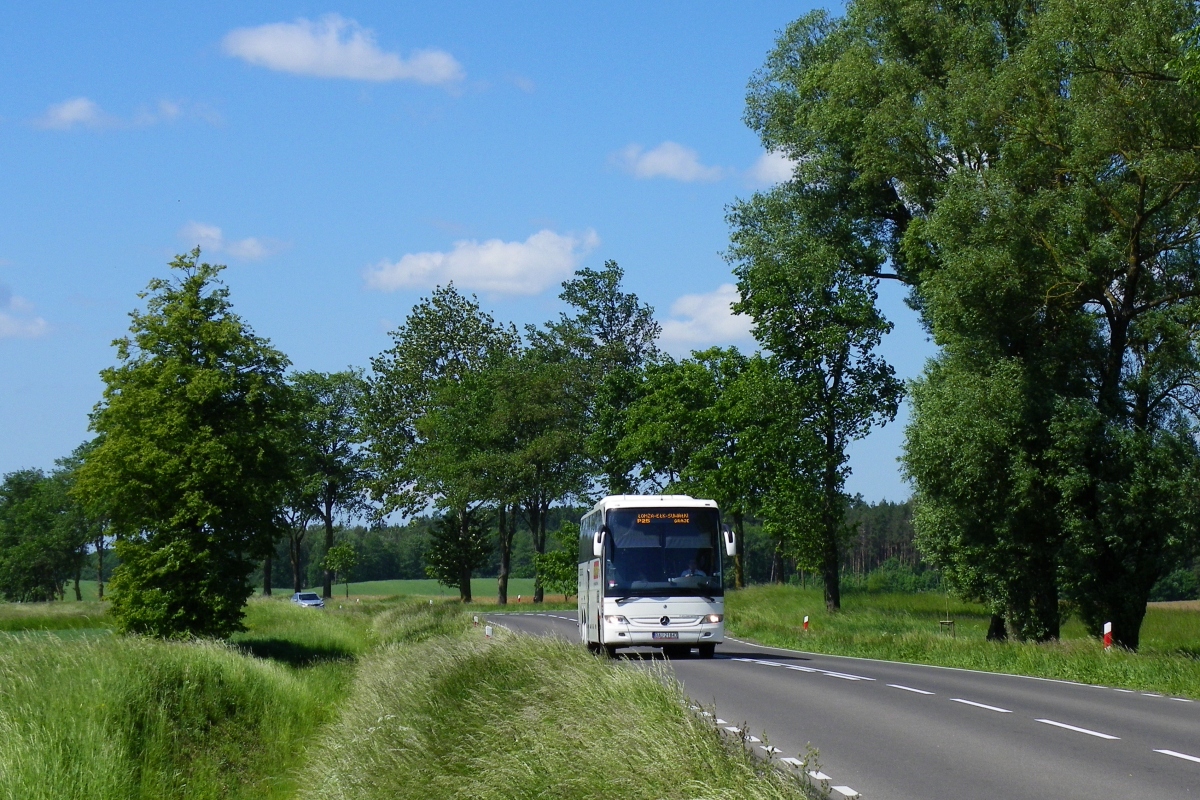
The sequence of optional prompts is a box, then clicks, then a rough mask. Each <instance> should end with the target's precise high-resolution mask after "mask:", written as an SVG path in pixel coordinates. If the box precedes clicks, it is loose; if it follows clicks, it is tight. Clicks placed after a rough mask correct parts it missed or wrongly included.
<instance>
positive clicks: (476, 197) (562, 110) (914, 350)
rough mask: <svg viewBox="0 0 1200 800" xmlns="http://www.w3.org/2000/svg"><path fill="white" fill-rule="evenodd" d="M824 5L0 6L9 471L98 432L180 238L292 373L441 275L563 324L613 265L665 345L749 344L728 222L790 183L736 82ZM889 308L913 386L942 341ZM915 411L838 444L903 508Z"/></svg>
mask: <svg viewBox="0 0 1200 800" xmlns="http://www.w3.org/2000/svg"><path fill="white" fill-rule="evenodd" d="M812 7H813V6H811V5H806V4H803V3H801V4H796V3H772V2H759V3H753V4H740V3H739V4H732V3H731V4H727V5H724V6H718V5H716V4H696V3H658V4H653V5H651V4H644V3H625V4H612V3H609V4H603V5H602V6H601V5H600V4H595V5H592V6H586V5H584V4H563V3H553V4H552V3H545V4H534V3H526V4H504V5H503V6H501V5H500V4H483V3H476V4H464V3H448V2H440V3H436V4H435V3H430V4H427V5H425V6H419V5H418V4H407V5H405V6H404V7H403V8H401V7H399V4H395V3H368V2H360V3H339V4H337V5H326V4H322V5H310V4H307V3H257V4H232V3H230V4H225V5H223V6H213V5H209V6H207V7H204V8H201V7H200V6H199V5H198V4H196V5H192V4H169V5H167V6H164V5H163V4H161V3H155V4H151V3H140V4H139V3H105V4H92V3H78V4H64V3H8V4H4V5H3V6H2V7H0V29H3V30H4V31H6V34H7V35H6V36H5V44H4V47H3V48H2V49H0V179H2V184H0V185H2V186H3V191H2V192H0V374H2V375H3V384H2V385H3V391H2V392H0V473H3V472H8V471H11V470H14V469H18V468H21V467H28V466H36V467H43V468H46V467H50V466H52V464H53V461H54V459H55V458H58V457H60V456H62V455H65V454H66V453H68V452H69V451H70V450H71V449H72V448H73V447H75V446H76V445H77V444H79V443H80V442H81V441H83V440H84V439H85V438H86V437H87V435H88V434H87V413H88V411H89V410H90V409H91V407H92V406H93V404H94V403H95V402H96V401H97V400H98V399H99V397H100V392H101V383H100V379H99V375H98V373H99V371H100V369H102V368H103V367H105V366H107V365H110V364H112V363H113V361H114V354H113V350H112V347H111V344H110V343H111V341H112V339H114V338H116V337H118V336H120V335H122V334H123V333H124V331H125V329H126V327H127V324H128V317H127V314H128V312H129V311H130V310H131V309H133V308H135V307H136V306H137V304H138V300H137V298H136V294H137V292H138V291H140V290H141V289H143V288H144V287H145V285H146V283H147V281H149V280H150V278H152V277H154V276H159V275H163V274H165V273H166V271H167V270H166V266H165V265H166V263H167V262H168V261H169V260H170V259H171V257H172V255H173V254H175V253H177V252H180V251H183V250H185V249H188V248H190V247H192V246H194V245H196V244H200V245H202V247H203V248H204V251H205V252H204V257H205V260H211V261H218V262H221V263H225V264H228V265H229V269H228V270H227V271H226V272H225V273H224V275H225V279H226V281H227V283H228V284H229V286H230V288H231V290H232V296H233V301H234V304H235V307H236V309H237V311H238V312H239V313H240V314H241V315H242V316H243V317H244V318H245V319H246V320H247V321H248V322H250V324H251V325H252V326H253V327H254V328H255V330H256V332H257V333H259V334H260V335H263V336H266V337H268V338H270V339H271V340H272V342H273V343H274V344H275V345H276V346H277V347H279V348H280V349H281V350H283V351H284V352H285V353H286V354H287V355H288V356H289V357H290V358H291V359H292V361H293V363H294V365H295V366H296V367H297V368H301V369H321V370H333V369H340V368H343V367H345V366H346V365H351V364H353V365H363V366H365V365H367V363H368V360H369V359H370V357H371V356H372V355H374V354H376V353H378V352H380V351H381V350H383V349H385V348H386V347H387V346H388V343H389V340H388V337H387V331H388V330H389V329H391V328H392V327H394V326H395V325H396V324H397V323H399V322H400V321H402V320H403V319H404V317H405V315H406V314H407V312H408V310H409V309H410V308H411V307H412V305H413V303H414V302H416V300H417V299H418V298H419V297H421V296H423V295H425V294H427V293H428V291H429V289H430V288H431V287H432V286H433V285H434V284H436V283H439V282H445V281H446V280H449V279H454V280H455V282H456V284H457V285H458V286H460V287H462V288H465V289H469V290H471V291H474V292H475V293H477V294H478V295H479V298H480V301H481V302H482V304H483V305H484V307H485V308H488V309H490V310H491V311H492V312H493V313H494V314H495V315H496V317H497V318H499V319H502V320H511V321H514V322H516V323H517V324H519V325H522V324H524V323H527V322H532V323H537V322H541V321H544V320H547V319H550V318H553V317H556V316H557V314H558V312H559V311H560V310H561V304H560V302H559V301H558V299H557V294H558V289H559V284H560V282H561V281H562V280H563V279H564V278H566V277H568V276H569V274H570V273H571V272H572V271H573V270H574V269H575V268H577V267H579V266H593V267H597V266H599V265H601V264H602V263H603V262H604V260H606V259H615V260H616V261H618V262H619V263H620V264H621V266H622V267H624V269H625V270H626V281H627V286H628V288H630V289H632V290H633V291H635V292H637V294H638V295H639V296H640V297H642V298H643V299H644V300H645V301H647V302H649V303H650V304H651V305H653V306H654V308H655V309H656V311H657V314H658V317H659V319H660V320H661V321H662V323H663V325H664V329H665V334H664V342H663V345H664V346H665V347H666V349H667V350H668V351H670V352H672V353H675V354H677V355H682V354H686V353H687V352H688V351H689V350H690V349H692V348H694V347H704V346H708V345H711V344H737V345H739V346H742V347H751V346H752V345H753V342H752V340H751V339H750V338H749V337H748V335H747V333H746V331H747V324H746V323H745V321H744V320H739V319H737V318H733V317H732V316H731V315H730V314H729V313H728V310H727V304H728V301H729V299H730V292H731V289H730V287H729V284H730V283H731V282H732V276H731V274H730V270H729V265H728V264H727V263H726V262H725V261H724V260H723V258H722V257H721V253H722V252H723V251H724V249H725V248H726V246H727V243H728V228H727V226H726V224H725V219H724V216H725V208H726V206H727V205H728V204H729V203H730V202H732V201H733V200H735V199H736V198H738V197H745V196H748V195H749V194H750V193H751V192H753V191H754V190H755V189H756V188H762V187H764V186H768V185H770V183H771V182H772V181H773V180H777V179H778V178H779V176H780V174H781V173H780V169H781V167H783V168H786V164H783V163H782V162H781V161H780V160H779V159H777V158H772V157H771V156H770V155H769V154H766V153H764V151H763V149H762V147H761V145H760V144H759V142H758V140H757V138H756V137H755V136H754V134H753V133H752V132H751V131H750V130H748V129H747V128H746V127H745V126H744V124H743V123H742V121H741V116H742V110H743V104H744V97H745V88H746V83H747V80H748V79H749V77H750V75H751V73H752V72H753V71H754V70H755V69H756V68H757V67H759V66H760V65H761V64H762V62H763V60H764V57H765V55H766V53H767V51H768V50H769V49H770V47H771V45H772V42H773V41H774V37H775V34H776V32H777V31H778V30H780V29H781V28H783V27H784V26H785V25H786V24H787V23H788V22H789V21H791V20H792V19H794V18H795V17H797V16H799V15H800V14H802V13H804V12H805V11H807V10H808V9H809V8H812ZM166 8H169V9H170V12H169V13H166V14H164V11H163V10H164V9H166ZM882 292H883V294H882V302H883V305H884V308H885V310H886V312H887V313H888V315H889V317H890V318H891V319H892V320H893V321H894V322H895V323H896V331H895V332H894V333H893V334H892V335H891V336H890V337H889V338H888V340H887V342H886V343H885V355H886V356H887V357H888V358H889V359H890V360H891V361H892V363H893V364H894V366H895V367H896V369H897V372H898V373H899V374H900V375H901V376H903V377H912V376H915V375H916V374H917V373H918V372H919V371H920V369H921V366H922V364H923V363H924V360H925V359H926V358H927V357H928V356H929V355H931V354H932V352H933V348H932V345H930V344H929V343H928V342H927V341H926V339H925V336H924V334H923V333H922V331H921V330H920V328H919V326H918V324H917V322H916V319H915V316H914V315H913V313H912V312H911V311H909V310H908V309H907V308H905V307H904V305H903V303H902V293H901V292H900V291H898V290H897V289H896V288H895V287H888V286H885V287H882ZM902 422H903V421H902V420H898V422H897V423H894V424H892V425H889V426H888V427H887V428H885V429H883V430H880V431H877V432H876V433H873V434H872V435H871V437H869V438H868V439H867V440H866V441H864V442H861V443H859V444H857V445H856V446H855V448H854V450H853V456H852V466H853V468H854V475H853V476H852V478H851V479H850V482H849V486H848V488H849V489H850V490H851V491H852V492H861V493H862V494H863V495H864V496H865V497H867V498H868V499H872V500H877V499H880V498H884V497H886V498H889V499H898V498H901V497H904V496H907V495H908V489H907V487H906V486H905V485H904V484H903V482H902V481H901V480H900V477H899V474H898V470H897V466H896V461H895V459H896V457H897V455H898V454H899V449H900V443H901V441H902V435H903V431H902Z"/></svg>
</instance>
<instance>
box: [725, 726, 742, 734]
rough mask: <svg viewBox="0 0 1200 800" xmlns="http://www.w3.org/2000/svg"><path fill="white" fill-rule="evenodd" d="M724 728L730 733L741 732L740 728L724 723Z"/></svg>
mask: <svg viewBox="0 0 1200 800" xmlns="http://www.w3.org/2000/svg"><path fill="white" fill-rule="evenodd" d="M725 730H727V731H729V732H730V733H741V732H742V729H741V728H739V727H737V726H735V725H726V726H725Z"/></svg>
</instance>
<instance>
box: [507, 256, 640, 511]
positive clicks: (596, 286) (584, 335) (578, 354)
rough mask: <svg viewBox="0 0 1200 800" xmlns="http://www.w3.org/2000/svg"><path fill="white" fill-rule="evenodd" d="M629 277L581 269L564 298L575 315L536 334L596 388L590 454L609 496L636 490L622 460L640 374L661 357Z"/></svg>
mask: <svg viewBox="0 0 1200 800" xmlns="http://www.w3.org/2000/svg"><path fill="white" fill-rule="evenodd" d="M624 275H625V273H624V270H622V269H621V267H620V266H618V265H617V262H615V261H606V262H604V268H603V269H600V270H593V269H590V268H586V267H585V268H583V269H580V270H579V271H577V272H576V273H575V277H573V278H572V279H571V280H569V281H565V282H564V283H563V291H562V293H561V294H560V295H559V298H560V299H562V300H564V301H565V302H566V303H568V304H569V305H570V306H571V307H572V309H573V311H574V313H573V314H566V313H564V314H562V315H561V317H560V318H559V320H558V321H556V322H552V323H550V324H548V325H547V326H546V328H545V329H544V330H540V331H539V330H530V338H531V340H532V341H533V344H534V345H535V347H537V348H539V349H540V350H542V351H543V352H546V353H557V354H558V356H557V358H558V359H559V360H564V361H565V360H570V361H571V362H573V363H574V367H573V368H574V369H575V370H576V371H577V373H578V374H579V375H582V376H584V377H585V379H586V380H587V381H588V383H589V384H590V385H591V397H592V400H591V402H590V403H589V404H588V407H587V417H586V420H587V431H588V437H587V453H588V456H589V458H590V460H591V462H592V468H593V470H594V471H595V473H596V474H597V476H598V477H599V478H600V481H601V483H602V484H603V488H604V490H605V491H606V492H608V493H609V494H621V493H624V492H629V491H632V490H633V488H634V486H633V480H632V475H631V473H632V471H633V469H634V465H633V464H631V463H629V462H628V461H627V460H625V459H623V458H621V456H620V455H619V444H620V441H621V437H622V436H623V435H624V425H625V414H626V411H627V409H628V406H629V403H630V401H631V399H632V396H633V392H634V391H635V390H636V388H637V386H638V384H639V371H640V370H641V369H642V367H643V366H644V365H645V364H647V363H648V362H651V361H653V360H654V359H656V358H657V357H658V354H659V353H658V347H657V345H656V344H655V342H656V341H657V340H658V336H659V334H660V333H661V332H662V328H661V326H660V325H659V324H658V322H656V321H655V319H654V309H653V308H651V307H650V306H648V305H646V304H645V303H642V302H641V301H640V300H639V299H638V297H637V295H636V294H633V293H632V292H625V291H623V290H622V287H621V281H622V279H623V278H624Z"/></svg>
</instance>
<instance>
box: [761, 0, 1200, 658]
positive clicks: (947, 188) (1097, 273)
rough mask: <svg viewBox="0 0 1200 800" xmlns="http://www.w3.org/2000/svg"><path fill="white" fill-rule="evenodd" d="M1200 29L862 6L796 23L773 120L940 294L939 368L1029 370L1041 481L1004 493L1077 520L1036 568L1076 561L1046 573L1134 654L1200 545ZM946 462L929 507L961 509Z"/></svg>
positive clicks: (779, 142)
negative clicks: (1199, 455) (1199, 360)
mask: <svg viewBox="0 0 1200 800" xmlns="http://www.w3.org/2000/svg"><path fill="white" fill-rule="evenodd" d="M1196 27H1197V9H1196V7H1195V6H1194V4H1192V3H1189V2H1184V1H1183V0H1152V2H1148V3H1138V4H1127V3H1121V2H1116V1H1115V0H1102V1H1101V2H1081V0H1053V1H1052V2H1045V3H1036V4H1029V3H1020V2H1006V3H999V4H995V3H973V2H972V3H964V4H959V5H955V6H946V5H945V4H938V3H933V2H930V1H929V0H902V1H901V2H894V1H893V0H862V1H860V2H855V3H852V4H851V5H850V6H848V8H847V12H846V15H845V17H844V18H842V19H840V20H833V19H830V18H829V17H827V16H824V15H812V16H809V17H806V18H804V19H802V20H801V21H799V22H797V23H796V24H794V25H793V26H791V27H790V28H789V30H788V31H787V32H786V33H785V34H784V36H783V37H781V40H780V43H779V46H778V48H777V50H776V51H775V52H774V53H773V54H772V55H771V57H770V58H769V60H768V62H767V65H766V67H765V68H764V70H763V71H762V72H761V73H760V74H759V76H758V77H757V78H756V80H755V83H754V84H753V85H752V90H751V102H750V110H749V114H748V116H749V119H750V121H751V123H752V124H753V125H754V126H755V127H756V128H757V129H758V130H759V131H760V132H761V133H762V134H763V138H764V142H765V143H766V144H767V145H768V146H769V147H771V148H773V149H779V150H783V151H784V152H786V153H787V154H788V155H789V156H791V157H792V158H793V160H794V161H795V163H796V171H795V178H794V180H793V181H791V182H790V183H789V184H788V191H790V192H791V194H792V195H793V197H795V198H797V201H796V202H797V206H796V207H797V208H798V209H799V210H800V211H799V213H800V214H801V215H802V216H803V217H804V218H805V219H807V220H810V221H819V222H821V224H823V225H824V230H825V231H826V232H832V233H834V234H836V236H837V237H838V238H839V239H840V240H843V241H853V242H854V243H856V244H859V245H862V246H864V247H867V248H869V249H871V250H872V251H873V253H874V254H875V256H876V257H875V259H874V260H875V263H876V264H877V265H878V266H877V267H875V268H874V270H875V272H876V273H877V274H892V275H896V276H898V277H900V278H902V279H904V280H906V281H908V282H910V284H912V285H913V286H914V287H915V288H916V292H915V295H914V301H915V303H916V305H918V307H920V308H921V309H922V310H923V313H924V315H925V320H926V322H927V324H928V325H929V327H930V329H931V330H932V332H933V334H934V336H935V338H936V340H937V341H938V343H939V344H940V345H942V346H943V347H944V348H946V350H947V356H948V358H950V359H951V361H950V362H948V364H947V366H948V367H949V369H946V368H941V369H939V371H938V372H937V373H933V372H931V373H930V374H929V376H927V377H928V378H929V379H930V381H933V380H939V381H940V380H947V381H949V380H951V379H952V378H953V376H955V375H970V374H975V375H986V374H988V373H989V372H991V371H993V370H992V366H990V365H997V366H1001V365H1003V364H1005V363H1008V364H1016V365H1017V366H1018V367H1019V369H1018V370H1017V371H1016V373H1013V372H1012V371H1011V370H1010V371H1009V374H1020V375H1022V376H1025V377H1024V378H1023V379H1021V383H1020V385H1019V388H1022V389H1028V390H1029V392H1030V393H1029V394H1028V395H1027V396H1022V397H1021V398H1020V402H1019V403H1018V404H1017V405H1016V406H1012V405H1011V404H1010V407H1012V408H1020V409H1023V411H1022V412H1021V413H1022V414H1023V415H1024V418H1025V421H1024V422H1023V423H1022V424H1021V425H1019V426H1013V425H1008V426H1006V429H1007V430H1009V431H1011V432H1012V438H1011V439H1010V440H1009V442H1007V443H1006V444H1004V449H1005V450H1006V451H1008V452H1016V451H1018V450H1021V451H1023V453H1022V454H1021V455H1020V456H1019V457H1017V458H1016V459H1015V461H1016V462H1019V463H1021V464H1024V465H1025V467H1026V468H1027V469H1028V470H1033V471H1034V472H1027V473H1026V474H1027V475H1029V476H1030V478H1031V479H1029V480H1023V481H1021V482H1016V483H1012V482H1009V483H1003V484H1000V485H998V486H997V487H996V493H995V494H994V495H992V496H991V497H989V498H988V499H987V503H988V504H989V505H991V506H993V507H998V506H1000V505H1001V504H1002V503H1003V502H1004V501H1003V497H1004V496H1005V495H1009V497H1010V500H1013V499H1015V500H1017V501H1018V503H1019V505H1021V506H1025V507H1028V508H1033V507H1034V506H1040V508H1039V509H1038V510H1037V511H1036V513H1034V514H1033V516H1034V517H1036V518H1038V519H1044V518H1045V517H1046V515H1047V511H1046V508H1051V509H1052V511H1053V513H1054V514H1056V515H1057V522H1056V524H1053V525H1046V526H1043V528H1042V530H1043V532H1044V535H1042V536H1040V537H1039V538H1040V539H1041V541H1040V542H1039V543H1038V544H1037V546H1036V547H1033V548H1032V549H1029V548H1026V552H1027V554H1028V555H1027V558H1028V561H1027V563H1028V564H1029V565H1030V566H1035V563H1034V562H1040V561H1044V560H1046V559H1047V558H1048V557H1049V558H1051V559H1052V558H1053V555H1052V554H1053V553H1058V558H1060V559H1061V560H1060V562H1059V564H1058V565H1057V566H1058V569H1057V570H1052V569H1043V570H1042V572H1041V574H1043V575H1051V574H1056V573H1057V574H1060V575H1061V576H1062V589H1063V590H1064V591H1065V593H1066V594H1067V596H1068V598H1070V599H1072V600H1073V601H1074V602H1075V603H1076V604H1077V605H1078V607H1079V608H1080V610H1081V614H1082V616H1083V618H1084V620H1085V622H1086V623H1087V624H1088V626H1089V628H1090V629H1091V630H1093V631H1095V632H1098V631H1099V626H1100V625H1101V624H1102V622H1103V621H1109V620H1111V621H1112V622H1113V625H1114V636H1115V638H1116V640H1117V641H1118V642H1120V643H1122V644H1124V645H1127V646H1130V647H1136V645H1137V643H1138V630H1139V628H1140V624H1141V620H1142V615H1143V614H1144V607H1145V597H1146V595H1147V593H1148V592H1149V588H1150V586H1152V585H1153V582H1154V579H1155V578H1156V576H1157V575H1158V574H1160V573H1161V571H1162V570H1163V569H1165V568H1166V567H1165V565H1166V564H1168V563H1169V562H1171V561H1173V560H1175V559H1176V558H1178V557H1179V555H1180V554H1181V553H1185V552H1187V551H1189V550H1191V549H1194V547H1195V538H1196V537H1195V533H1194V531H1195V530H1196V525H1195V524H1194V513H1195V510H1194V508H1193V507H1192V504H1191V503H1188V502H1176V503H1164V502H1163V498H1165V497H1167V496H1169V495H1174V496H1176V497H1180V496H1182V497H1185V498H1190V497H1193V496H1195V492H1194V491H1192V490H1191V488H1190V487H1191V486H1192V485H1193V482H1194V481H1195V475H1196V465H1195V457H1194V455H1193V454H1192V450H1193V439H1194V429H1195V425H1196V419H1195V413H1194V410H1193V409H1194V408H1195V402H1194V397H1193V389H1192V386H1193V385H1194V382H1195V375H1196V353H1195V348H1194V346H1193V345H1192V342H1194V341H1195V324H1196V320H1197V316H1196V311H1195V308H1196V302H1197V296H1196V295H1197V289H1196V286H1197V285H1198V284H1197V277H1198V275H1197V271H1198V268H1200V265H1198V262H1197V236H1198V235H1200V225H1198V222H1197V215H1198V213H1200V212H1198V211H1197V209H1198V208H1200V203H1198V200H1200V195H1198V194H1197V193H1198V192H1200V180H1197V177H1198V176H1200V156H1198V155H1197V148H1196V142H1197V140H1198V137H1200V130H1198V125H1200V115H1198V114H1197V113H1196V112H1197V109H1198V107H1200V106H1198V103H1200V89H1198V87H1197V86H1196V85H1195V83H1194V82H1192V81H1189V80H1180V77H1181V75H1183V76H1184V77H1187V75H1188V73H1187V69H1186V65H1187V64H1188V63H1189V62H1194V60H1195V59H1194V58H1193V57H1192V56H1193V52H1192V50H1193V45H1194V42H1195V38H1194V36H1191V35H1190V33H1191V32H1192V31H1194V30H1195V29H1196ZM1181 64H1182V65H1184V68H1183V69H1182V72H1181V71H1180V68H1179V65H1181ZM988 265H999V266H1000V268H993V269H987V268H986V267H987V266H988ZM980 267H985V268H984V269H980ZM885 269H886V270H887V272H886V273H885V272H884V270H885ZM998 318H999V319H998ZM1005 318H1006V319H1005ZM997 322H999V324H996V323H997ZM964 370H965V372H964ZM966 383H969V378H964V383H963V385H965V384H966ZM951 385H952V384H950V383H948V384H947V389H946V391H948V392H952V391H953V390H952V389H950V388H949V386H951ZM931 386H932V383H931ZM1046 392H1048V393H1049V395H1050V397H1049V398H1048V399H1047V398H1046V397H1045V396H1044V393H1046ZM928 407H929V408H934V407H938V408H942V409H948V408H949V406H947V404H946V403H937V404H932V405H930V406H928ZM1047 409H1049V411H1047ZM954 418H957V419H962V415H951V416H945V417H944V420H945V421H946V422H950V421H951V419H954ZM915 422H916V423H920V420H917V421H915ZM930 423H931V425H933V426H935V427H936V426H937V425H938V423H937V422H936V421H933V420H930ZM964 457H965V458H967V459H972V458H975V455H974V454H970V455H966V454H964ZM915 466H916V465H915V464H914V467H915ZM964 466H967V465H965V464H964ZM951 468H952V467H951ZM921 472H923V470H922V469H914V472H913V475H914V478H915V479H916V481H917V485H916V488H917V501H918V506H920V505H921V504H922V503H925V502H927V501H932V502H937V503H941V504H942V507H943V508H946V509H949V508H950V507H951V505H950V504H952V503H955V502H958V501H955V500H953V497H954V496H955V495H953V494H950V495H944V496H942V497H941V498H935V497H933V496H927V494H926V491H925V489H926V483H925V479H924V478H923V477H921V476H920V475H919V474H918V473H921ZM1035 472H1036V475H1035V474H1034V473H1035ZM929 485H930V486H933V485H934V484H929ZM1014 492H1016V495H1014V494H1013V493H1014ZM959 496H960V497H963V498H964V499H965V498H966V495H959ZM976 499H979V498H978V495H976ZM1118 499H1119V500H1120V502H1117V500H1118ZM1010 505H1011V503H1010ZM962 510H963V511H967V512H968V513H969V510H968V509H965V508H963V509H962ZM918 519H919V522H918V524H919V525H922V526H923V527H926V528H929V525H930V524H931V523H930V520H932V519H947V517H946V516H945V515H944V514H940V513H939V514H936V515H922V514H921V513H920V512H919V513H918ZM921 519H923V520H924V521H923V522H921V521H920V520H921ZM1011 522H1012V519H1011V518H1004V519H1001V520H998V521H997V524H996V525H995V526H993V528H992V530H990V531H986V530H980V531H978V533H979V534H980V535H979V536H977V537H974V538H976V539H977V540H979V541H985V540H987V539H989V538H991V539H995V540H997V541H999V540H1000V539H1006V537H1007V533H1006V531H1007V530H1011V529H1013V527H1012V525H1011ZM939 531H941V532H940V533H939ZM927 534H932V535H934V536H942V537H943V538H945V537H953V536H954V535H956V534H955V533H954V530H953V528H946V527H940V526H935V527H934V528H933V529H930V530H927V531H926V532H925V533H922V537H923V538H924V539H925V540H926V541H930V536H929V535H927ZM1060 545H1061V546H1060ZM1048 554H1051V555H1049V556H1048ZM980 575H982V576H983V577H984V578H985V579H987V580H988V581H991V580H992V578H991V577H988V576H989V570H988V569H984V570H983V571H982V572H981V573H980ZM1002 583H1003V581H1001V584H1002ZM1010 588H1011V587H1010ZM1008 591H1009V589H1008V588H1005V587H1003V586H1002V585H1001V586H999V588H998V589H997V590H996V591H995V592H994V594H996V595H999V596H1003V595H1004V594H1005V593H1006V592H1008ZM1050 594H1053V592H1051V593H1050ZM1027 605H1030V604H1029V603H1028V602H1026V600H1020V601H1019V603H1018V606H1020V607H1023V606H1027ZM1051 623H1052V625H1053V621H1051ZM1034 627H1035V628H1036V627H1037V624H1035V626H1034ZM1042 627H1047V626H1042ZM1051 627H1052V626H1051Z"/></svg>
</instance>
